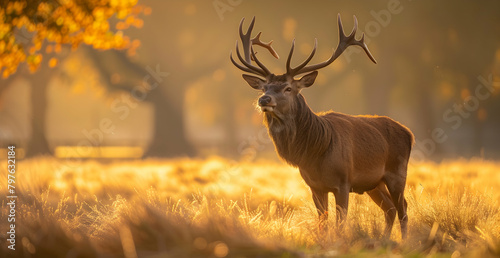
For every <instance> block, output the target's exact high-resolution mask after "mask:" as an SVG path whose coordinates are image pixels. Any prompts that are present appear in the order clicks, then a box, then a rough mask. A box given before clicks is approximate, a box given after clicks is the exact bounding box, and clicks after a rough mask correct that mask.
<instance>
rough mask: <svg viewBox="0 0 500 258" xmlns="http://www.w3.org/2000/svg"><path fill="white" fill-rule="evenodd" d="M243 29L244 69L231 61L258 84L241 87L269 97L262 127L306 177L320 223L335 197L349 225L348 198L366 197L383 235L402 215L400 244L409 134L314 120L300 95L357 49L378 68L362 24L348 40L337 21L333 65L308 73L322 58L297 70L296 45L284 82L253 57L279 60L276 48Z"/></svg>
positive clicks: (383, 123)
mask: <svg viewBox="0 0 500 258" xmlns="http://www.w3.org/2000/svg"><path fill="white" fill-rule="evenodd" d="M243 21H244V19H243V20H241V23H240V27H239V34H240V38H241V41H242V43H243V50H244V57H242V56H241V54H240V51H239V47H238V42H236V54H237V57H238V59H239V60H240V62H241V63H242V64H239V63H237V62H235V60H234V59H233V57H232V53H231V55H230V59H231V62H232V63H233V64H234V65H235V66H236V67H238V68H239V69H241V70H243V71H245V72H248V73H252V74H256V75H258V76H260V77H256V76H252V75H247V74H243V79H245V81H246V82H247V83H248V84H249V85H250V86H251V87H252V88H254V89H256V90H261V91H262V92H263V95H262V96H261V97H260V98H259V99H258V105H259V106H260V108H261V110H262V111H263V112H264V113H265V114H264V123H265V125H266V126H267V128H268V132H269V135H270V136H271V138H272V140H273V142H274V145H275V147H276V151H277V152H278V154H279V156H281V158H282V159H284V160H285V161H286V162H287V163H289V164H290V165H292V166H295V167H298V168H299V170H300V175H301V176H302V178H303V179H304V180H305V182H306V183H307V185H309V187H310V188H311V191H312V196H313V200H314V204H315V205H316V208H317V210H318V214H319V216H320V219H325V218H326V216H327V215H328V193H329V192H333V194H334V196H335V202H336V210H337V222H341V221H343V220H344V219H345V216H346V214H347V207H348V200H349V192H356V193H358V194H362V193H364V192H367V193H368V195H369V196H370V197H371V198H372V200H373V201H374V202H376V203H377V205H378V206H380V208H381V209H382V210H383V211H384V213H385V221H386V228H385V235H386V236H389V235H390V233H391V229H392V226H393V224H394V220H395V218H396V211H397V214H398V217H399V222H400V225H401V233H402V237H403V238H405V237H406V232H407V223H408V217H407V214H406V209H407V204H406V200H405V198H404V189H405V183H406V170H407V165H408V159H409V157H410V151H411V148H412V145H413V142H414V139H413V134H412V133H411V131H410V130H409V129H408V128H406V127H405V126H403V125H401V124H400V123H398V122H396V121H394V120H392V119H391V118H389V117H384V116H351V115H346V114H341V113H337V112H327V113H321V114H315V113H314V112H313V111H312V110H311V109H310V108H309V106H308V105H307V103H306V101H305V99H304V96H302V94H301V93H300V91H301V90H302V89H303V88H308V87H310V86H311V85H312V84H313V83H314V80H315V79H316V76H317V75H318V71H317V70H319V69H321V68H323V67H326V66H328V65H329V64H331V63H332V62H333V61H335V59H337V58H338V57H339V56H340V55H341V54H342V52H343V51H344V50H345V49H346V48H347V47H349V46H351V45H357V46H360V47H361V48H363V50H364V51H365V53H366V54H367V55H368V57H369V58H370V59H371V60H372V61H373V62H374V63H376V61H375V59H374V58H373V56H372V55H371V53H370V51H369V50H368V47H367V46H366V44H365V43H364V35H363V36H362V37H361V39H360V40H356V39H355V34H356V30H357V19H356V16H354V29H353V30H352V32H351V34H349V36H346V35H345V34H344V31H343V28H342V22H341V19H340V14H339V15H338V26H339V37H340V39H339V44H338V46H337V49H336V50H335V51H334V53H333V54H332V55H331V57H330V58H329V59H328V60H326V61H324V62H322V63H318V64H315V65H309V66H308V65H307V64H308V63H309V61H311V59H312V58H313V56H314V53H315V52H316V46H317V41H315V44H314V48H313V50H312V52H311V54H310V55H309V56H308V57H307V59H306V60H305V61H304V62H302V63H301V64H299V65H298V66H297V67H295V68H292V67H291V65H290V63H291V59H292V54H293V50H294V45H295V41H294V42H293V43H292V47H291V49H290V53H289V54H288V59H287V61H286V73H285V74H283V75H274V74H272V73H271V72H270V71H269V70H268V69H267V68H266V67H265V66H264V65H263V64H262V63H261V62H260V61H259V59H257V56H256V55H255V52H254V51H253V47H252V45H259V46H262V47H264V48H266V49H268V50H269V52H271V54H272V55H273V56H275V57H276V58H278V55H277V54H276V52H275V51H274V49H273V48H272V47H271V43H272V42H269V43H263V42H262V41H261V40H260V35H261V33H259V34H258V35H257V36H256V37H255V38H253V39H251V32H252V29H253V26H254V22H255V18H254V19H253V20H252V22H251V24H250V26H249V28H248V31H247V33H246V34H243V30H242V26H243ZM252 62H255V64H257V65H254V64H252ZM308 72H310V73H308ZM303 73H308V74H306V75H304V76H303V77H302V78H300V79H295V78H294V77H296V76H297V75H299V74H303Z"/></svg>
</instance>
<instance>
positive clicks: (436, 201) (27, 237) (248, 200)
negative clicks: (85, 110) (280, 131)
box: [0, 157, 500, 258]
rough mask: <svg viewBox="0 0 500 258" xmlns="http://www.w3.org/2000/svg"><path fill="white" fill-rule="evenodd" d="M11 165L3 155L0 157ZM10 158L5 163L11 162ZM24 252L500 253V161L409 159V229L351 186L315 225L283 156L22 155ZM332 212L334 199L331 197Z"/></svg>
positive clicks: (19, 207) (20, 248) (20, 232)
mask: <svg viewBox="0 0 500 258" xmlns="http://www.w3.org/2000/svg"><path fill="white" fill-rule="evenodd" d="M2 162H4V161H2ZM4 164H5V163H4ZM16 165H17V173H16V182H15V186H16V194H17V196H18V199H17V203H16V208H15V209H16V224H15V225H16V250H15V251H11V250H9V249H8V248H7V246H8V243H7V239H6V234H5V232H7V231H8V230H9V229H8V227H9V225H10V223H8V222H7V216H8V214H9V209H8V208H7V204H6V203H7V202H8V199H7V198H6V197H5V196H6V195H7V183H6V182H7V171H6V166H5V165H2V166H1V167H0V172H1V173H0V178H1V180H0V182H2V183H1V184H0V192H1V201H2V215H1V221H0V231H1V232H2V234H1V239H0V242H1V247H0V257H127V258H129V257H331V256H355V257H387V256H395V257H401V256H402V257H422V256H431V257H450V256H451V257H477V256H481V257H489V256H498V255H500V241H499V240H500V213H499V210H500V204H499V203H500V173H499V171H500V163H498V162H489V161H483V160H470V161H469V160H456V161H448V162H443V163H440V164H435V163H419V164H411V165H410V168H409V171H408V182H407V190H406V195H407V199H408V205H409V208H408V211H409V237H408V239H406V240H405V241H401V240H400V232H399V224H398V223H397V222H396V224H395V226H394V229H393V234H392V236H391V239H384V238H383V237H382V236H381V234H382V232H383V228H384V218H383V214H382V211H381V210H380V209H379V208H378V207H377V206H376V205H375V204H374V203H372V201H371V200H370V199H369V197H368V196H367V195H366V194H365V195H357V194H351V196H350V207H349V213H348V220H347V221H346V222H345V225H344V227H343V229H342V230H337V229H336V225H335V218H334V216H332V215H333V214H332V213H330V214H331V216H330V219H329V221H328V229H326V230H318V226H319V225H318V219H317V214H316V211H315V209H314V205H313V203H312V199H311V196H310V195H311V194H310V191H309V189H308V187H307V186H306V185H305V183H304V182H303V181H302V179H301V178H300V175H299V173H298V171H297V170H296V169H295V168H291V167H289V166H286V165H284V164H281V163H275V162H266V161H257V162H253V163H236V162H231V161H229V160H225V159H221V158H217V157H212V158H208V159H203V160H202V159H194V160H193V159H176V160H143V161H121V162H97V161H71V162H70V161H65V160H57V159H51V158H37V159H29V160H21V161H18V163H17V164H16ZM330 197H331V198H330V200H331V201H330V210H335V209H332V208H333V207H334V200H333V196H332V195H330Z"/></svg>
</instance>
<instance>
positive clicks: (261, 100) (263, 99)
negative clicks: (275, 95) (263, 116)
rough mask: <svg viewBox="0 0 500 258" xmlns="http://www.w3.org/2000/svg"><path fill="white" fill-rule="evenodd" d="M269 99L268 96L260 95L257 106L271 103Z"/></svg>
mask: <svg viewBox="0 0 500 258" xmlns="http://www.w3.org/2000/svg"><path fill="white" fill-rule="evenodd" d="M271 100H272V99H271V97H270V96H262V97H260V98H259V106H267V105H269V103H271Z"/></svg>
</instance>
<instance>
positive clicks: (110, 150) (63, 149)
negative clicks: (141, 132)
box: [54, 146, 144, 159]
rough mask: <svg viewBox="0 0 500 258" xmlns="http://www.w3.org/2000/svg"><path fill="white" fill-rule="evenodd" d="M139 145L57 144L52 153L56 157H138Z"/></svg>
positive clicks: (140, 154)
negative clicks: (95, 145)
mask: <svg viewBox="0 0 500 258" xmlns="http://www.w3.org/2000/svg"><path fill="white" fill-rule="evenodd" d="M143 154H144V150H143V149H142V148H141V147H133V146H100V147H89V146H58V147H56V148H55V150H54V155H55V156H56V157H58V158H104V159H106V158H140V157H142V155H143Z"/></svg>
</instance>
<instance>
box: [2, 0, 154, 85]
mask: <svg viewBox="0 0 500 258" xmlns="http://www.w3.org/2000/svg"><path fill="white" fill-rule="evenodd" d="M28 3H29V4H34V3H32V2H29V1H28V0H19V1H15V2H8V3H7V4H6V5H2V6H0V71H2V70H3V71H2V76H3V77H8V76H9V75H10V74H12V73H14V72H15V71H16V70H17V67H18V66H19V65H20V64H21V63H23V62H26V63H27V64H28V66H29V68H30V70H31V71H35V70H36V69H37V68H38V67H39V65H40V62H41V61H42V56H41V55H40V54H41V53H42V51H41V49H42V46H43V44H44V42H47V43H49V46H47V48H45V52H47V53H52V52H53V51H52V50H54V52H56V53H59V52H60V51H61V45H62V44H67V45H70V46H71V48H72V49H73V50H74V49H76V48H77V47H78V46H79V45H80V44H81V43H85V44H87V45H90V46H92V47H94V48H96V49H126V50H130V49H131V48H133V49H132V50H131V51H132V52H135V48H137V46H133V45H131V44H130V40H125V39H124V38H123V37H122V36H120V37H115V34H116V33H117V31H113V30H111V28H110V25H109V20H110V19H112V18H113V19H114V17H116V18H117V19H118V20H122V21H126V22H121V21H120V22H118V23H117V26H116V29H117V30H120V31H119V32H120V33H121V30H124V29H126V28H128V27H129V25H133V26H134V27H137V28H141V27H142V26H143V21H142V20H141V19H140V18H138V16H139V15H140V14H141V12H143V13H144V14H146V15H148V14H149V13H151V8H148V7H143V6H138V5H137V1H136V0H87V1H76V0H65V1H48V0H46V1H43V0H42V1H38V2H37V3H36V4H37V6H35V8H31V7H29V6H28ZM89 9H90V10H91V12H88V11H87V10H89ZM115 14H116V16H115ZM123 24H125V25H126V26H123ZM54 25H57V26H54ZM23 27H24V28H26V30H27V31H28V32H31V33H30V34H27V33H22V32H18V31H16V30H19V29H22V28H23ZM51 44H52V45H54V46H55V48H54V49H53V48H52V47H51V46H50V45H51ZM51 64H54V61H52V63H51ZM51 64H49V66H51V67H52V65H51Z"/></svg>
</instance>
